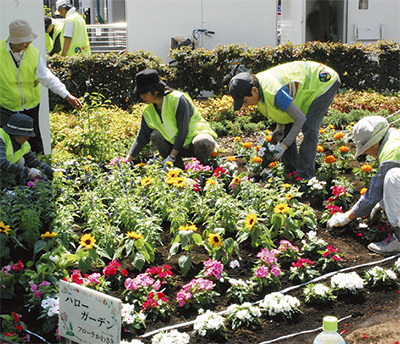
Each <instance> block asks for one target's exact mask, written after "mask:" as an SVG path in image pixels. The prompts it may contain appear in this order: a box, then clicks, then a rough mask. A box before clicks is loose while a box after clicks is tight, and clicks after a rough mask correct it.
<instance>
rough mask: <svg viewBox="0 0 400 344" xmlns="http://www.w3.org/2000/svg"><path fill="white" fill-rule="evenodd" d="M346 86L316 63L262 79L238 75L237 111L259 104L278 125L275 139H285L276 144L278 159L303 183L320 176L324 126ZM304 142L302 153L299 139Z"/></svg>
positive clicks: (277, 70)
mask: <svg viewBox="0 0 400 344" xmlns="http://www.w3.org/2000/svg"><path fill="white" fill-rule="evenodd" d="M339 87H340V79H339V75H338V74H337V73H336V72H335V71H334V70H333V69H331V68H329V67H327V66H325V65H323V64H321V63H317V62H312V61H296V62H289V63H285V64H282V65H279V66H276V67H273V68H270V69H268V70H266V71H263V72H260V73H258V74H256V75H254V74H249V73H247V72H244V73H239V74H237V75H235V76H234V77H233V78H232V79H231V81H230V82H229V93H230V94H231V96H232V97H233V99H234V111H238V110H239V109H240V108H241V107H242V106H243V105H246V106H248V105H257V107H258V109H259V110H260V112H261V113H262V114H263V115H264V116H266V117H268V118H270V119H271V120H273V121H275V122H277V123H278V125H277V129H276V131H275V133H274V135H273V136H281V137H283V140H282V141H281V142H280V143H279V144H277V145H276V150H277V153H276V154H275V156H274V159H275V160H278V159H282V162H283V164H284V166H285V168H286V169H287V170H289V171H290V172H294V171H297V172H298V174H299V176H300V177H301V178H303V179H306V180H308V179H311V178H313V177H314V175H315V158H316V152H317V144H318V134H319V128H320V126H321V123H322V120H323V118H324V116H325V114H326V113H327V111H328V108H329V105H330V104H331V102H332V100H333V98H334V96H335V94H336V93H337V91H338V89H339ZM301 130H302V131H303V134H304V139H303V142H302V143H301V146H300V151H298V149H297V142H296V138H297V135H298V134H299V132H300V131H301Z"/></svg>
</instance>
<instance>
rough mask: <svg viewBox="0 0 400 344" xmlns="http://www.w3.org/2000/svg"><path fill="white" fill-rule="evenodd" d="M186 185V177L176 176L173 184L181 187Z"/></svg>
mask: <svg viewBox="0 0 400 344" xmlns="http://www.w3.org/2000/svg"><path fill="white" fill-rule="evenodd" d="M185 185H186V178H183V177H177V178H175V179H174V186H175V187H177V188H182V187H184V186H185Z"/></svg>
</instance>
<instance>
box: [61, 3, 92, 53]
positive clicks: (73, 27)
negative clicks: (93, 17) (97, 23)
mask: <svg viewBox="0 0 400 344" xmlns="http://www.w3.org/2000/svg"><path fill="white" fill-rule="evenodd" d="M56 9H57V10H58V12H60V15H61V16H62V17H64V18H65V22H64V27H63V29H62V32H61V56H73V55H78V54H79V55H85V54H90V45H89V36H88V32H87V27H86V22H85V20H84V19H83V18H82V16H81V15H80V14H79V13H78V12H76V8H75V7H73V6H72V5H71V3H70V1H69V0H57V2H56Z"/></svg>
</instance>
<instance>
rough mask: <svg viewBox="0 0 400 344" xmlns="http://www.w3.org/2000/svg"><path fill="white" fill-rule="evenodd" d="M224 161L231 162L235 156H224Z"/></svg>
mask: <svg viewBox="0 0 400 344" xmlns="http://www.w3.org/2000/svg"><path fill="white" fill-rule="evenodd" d="M226 161H231V162H233V161H236V158H235V157H234V156H228V157H227V158H226Z"/></svg>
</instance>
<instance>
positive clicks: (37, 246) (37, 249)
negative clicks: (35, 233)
mask: <svg viewBox="0 0 400 344" xmlns="http://www.w3.org/2000/svg"><path fill="white" fill-rule="evenodd" d="M46 245H47V242H46V241H44V240H40V241H37V242H36V244H35V247H34V248H33V254H36V253H38V252H40V251H41V250H43V249H44V248H45V247H46Z"/></svg>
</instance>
